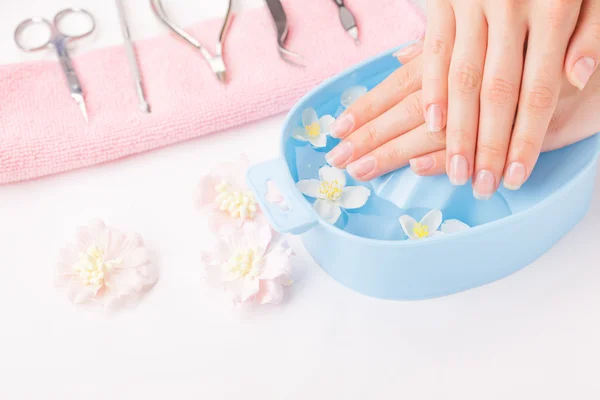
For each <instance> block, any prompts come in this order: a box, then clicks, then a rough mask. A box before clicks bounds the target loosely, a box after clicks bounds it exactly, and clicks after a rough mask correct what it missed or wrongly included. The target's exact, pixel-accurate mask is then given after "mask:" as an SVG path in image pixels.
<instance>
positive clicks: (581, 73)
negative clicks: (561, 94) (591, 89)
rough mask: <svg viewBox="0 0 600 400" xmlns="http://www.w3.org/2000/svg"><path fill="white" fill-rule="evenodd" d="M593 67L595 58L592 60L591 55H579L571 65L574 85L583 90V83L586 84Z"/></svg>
mask: <svg viewBox="0 0 600 400" xmlns="http://www.w3.org/2000/svg"><path fill="white" fill-rule="evenodd" d="M595 69H596V60H594V59H593V58H592V57H581V58H580V59H579V60H577V62H576V63H575V65H574V66H573V70H572V71H571V75H572V78H573V80H574V81H575V86H577V87H578V88H579V90H583V88H585V85H587V83H588V81H589V80H590V78H591V77H592V74H593V73H594V70H595Z"/></svg>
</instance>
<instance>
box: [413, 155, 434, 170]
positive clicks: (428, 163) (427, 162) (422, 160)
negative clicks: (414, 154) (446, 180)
mask: <svg viewBox="0 0 600 400" xmlns="http://www.w3.org/2000/svg"><path fill="white" fill-rule="evenodd" d="M434 166H435V158H434V157H433V156H429V155H427V156H422V157H419V158H413V159H412V160H410V168H411V169H412V170H413V171H414V172H416V173H423V172H427V171H429V170H430V169H431V168H433V167H434Z"/></svg>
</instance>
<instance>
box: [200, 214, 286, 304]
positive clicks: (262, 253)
mask: <svg viewBox="0 0 600 400" xmlns="http://www.w3.org/2000/svg"><path fill="white" fill-rule="evenodd" d="M216 239H217V244H216V245H215V246H212V247H211V249H210V251H205V252H203V253H202V264H203V267H204V269H205V272H206V277H207V279H208V281H209V282H210V283H212V284H215V285H218V286H221V287H223V288H224V290H225V292H226V293H227V294H228V295H229V297H230V298H231V300H232V301H233V302H234V304H238V303H247V302H251V301H256V302H258V303H260V304H266V303H271V304H277V303H279V302H281V299H282V298H283V286H288V285H290V284H291V283H292V282H291V280H290V276H291V271H292V264H291V260H290V257H291V256H292V255H293V252H292V250H291V249H289V248H288V247H287V244H286V243H285V242H282V241H281V240H280V237H279V236H275V237H274V234H273V232H272V230H271V227H270V226H269V225H268V224H263V223H250V224H244V225H243V226H242V227H238V228H233V227H228V229H227V230H226V231H222V232H221V233H220V234H219V236H218V237H217V238H216Z"/></svg>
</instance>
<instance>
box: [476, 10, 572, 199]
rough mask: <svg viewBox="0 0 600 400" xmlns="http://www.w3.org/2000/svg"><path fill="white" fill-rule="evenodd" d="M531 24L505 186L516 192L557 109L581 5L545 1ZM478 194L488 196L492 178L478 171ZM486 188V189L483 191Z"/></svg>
mask: <svg viewBox="0 0 600 400" xmlns="http://www.w3.org/2000/svg"><path fill="white" fill-rule="evenodd" d="M544 1H547V3H544V7H539V11H538V12H537V13H536V14H535V16H536V18H541V19H542V21H537V22H535V23H532V24H531V28H530V31H529V40H528V46H527V54H526V56H525V68H524V70H523V80H522V87H521V95H520V98H519V106H518V111H517V120H516V122H515V127H514V129H513V134H512V138H511V141H510V147H509V151H508V158H507V162H506V165H507V167H506V170H505V172H504V186H505V187H506V188H507V189H510V190H517V189H519V188H520V187H521V185H523V183H524V182H525V181H526V180H527V178H528V177H529V175H530V174H531V171H532V169H533V167H534V166H535V163H536V162H537V159H538V157H539V155H540V151H541V148H542V143H543V141H544V136H545V135H546V131H547V130H548V125H549V124H550V120H551V118H552V114H554V110H555V109H556V103H557V101H558V95H559V91H560V85H561V77H562V69H563V68H562V66H563V65H564V60H565V53H566V48H567V45H568V42H569V38H570V37H571V33H572V32H573V30H574V29H575V24H576V22H577V16H578V14H579V7H580V5H581V2H579V3H578V4H575V3H574V2H573V1H562V0H552V1H548V0H544ZM478 180H481V185H482V186H481V187H482V188H483V189H481V190H480V193H489V192H490V191H491V189H492V188H491V186H492V185H494V184H495V183H492V182H490V181H491V177H490V176H486V175H485V173H483V174H482V173H481V172H479V173H478V175H477V177H476V178H475V186H477V181H478ZM484 189H485V190H484Z"/></svg>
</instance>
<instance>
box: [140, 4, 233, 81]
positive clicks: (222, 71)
mask: <svg viewBox="0 0 600 400" xmlns="http://www.w3.org/2000/svg"><path fill="white" fill-rule="evenodd" d="M232 2H233V0H228V1H227V12H226V13H225V17H224V19H223V25H222V26H221V32H220V33H219V39H218V41H217V45H216V52H215V55H214V56H213V55H212V54H211V53H210V52H209V51H208V50H207V49H206V48H205V47H204V46H202V45H201V44H200V42H198V41H197V40H196V39H195V38H193V37H192V36H190V35H189V34H188V33H187V32H186V31H185V30H183V29H182V28H181V27H179V26H177V25H176V24H175V23H173V21H171V20H170V19H169V17H168V16H167V14H166V13H165V10H164V8H163V6H162V2H161V0H150V5H151V6H152V10H153V11H154V14H156V16H157V17H158V18H159V19H160V20H161V21H162V22H163V23H164V24H165V25H166V26H168V27H169V28H170V29H171V30H172V31H173V32H175V34H177V36H179V37H180V38H181V39H183V40H185V41H186V42H187V43H189V44H190V45H191V46H193V47H194V48H196V49H197V50H198V51H200V54H202V56H203V57H204V59H205V60H206V62H207V63H208V65H209V66H210V68H211V69H212V71H213V72H214V73H215V75H216V76H217V79H219V81H221V82H223V83H224V82H226V68H225V63H224V62H223V43H224V42H225V35H226V34H227V29H228V27H229V23H230V22H231V4H232Z"/></svg>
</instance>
